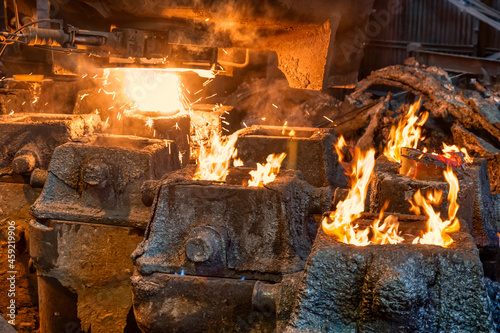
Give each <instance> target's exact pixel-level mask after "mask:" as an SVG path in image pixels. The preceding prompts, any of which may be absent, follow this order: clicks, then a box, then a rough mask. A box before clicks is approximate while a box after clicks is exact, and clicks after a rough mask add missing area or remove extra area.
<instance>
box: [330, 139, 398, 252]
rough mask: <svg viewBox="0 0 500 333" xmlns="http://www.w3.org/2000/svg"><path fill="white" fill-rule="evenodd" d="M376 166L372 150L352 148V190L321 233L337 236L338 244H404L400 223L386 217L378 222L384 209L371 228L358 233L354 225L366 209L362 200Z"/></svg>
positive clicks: (393, 218) (332, 214)
mask: <svg viewBox="0 0 500 333" xmlns="http://www.w3.org/2000/svg"><path fill="white" fill-rule="evenodd" d="M374 166H375V150H374V149H370V150H369V151H367V152H362V151H361V150H360V149H359V148H358V147H356V148H355V149H354V158H353V163H352V172H351V184H352V185H351V189H350V190H349V193H348V194H347V198H346V199H345V200H344V201H340V202H339V204H338V205H337V208H336V210H335V211H334V212H332V213H331V214H330V216H328V217H325V218H324V219H323V221H322V227H323V231H324V232H325V233H326V234H328V235H331V236H334V237H336V238H337V239H338V240H339V241H341V242H343V243H347V244H353V245H357V246H366V245H369V244H397V243H400V242H402V241H403V238H402V237H400V236H398V227H399V223H398V222H397V219H396V218H395V217H394V216H388V217H386V218H385V220H384V222H383V223H382V225H380V221H381V220H382V218H383V216H384V210H385V208H386V207H387V204H388V203H386V205H385V206H384V209H382V211H381V212H380V215H379V218H378V219H377V220H375V221H374V222H373V224H372V226H371V227H369V228H366V229H364V230H359V228H358V226H357V225H355V224H354V222H355V221H356V219H358V218H359V217H360V216H361V213H362V212H363V211H364V208H365V198H366V193H367V191H368V182H369V180H370V176H371V174H372V172H373V168H374Z"/></svg>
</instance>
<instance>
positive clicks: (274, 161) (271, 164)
mask: <svg viewBox="0 0 500 333" xmlns="http://www.w3.org/2000/svg"><path fill="white" fill-rule="evenodd" d="M285 157H286V153H281V154H279V155H275V154H271V155H269V156H268V157H267V159H266V161H267V163H266V165H262V164H260V163H257V170H252V171H250V176H251V177H252V178H251V179H250V181H249V182H248V186H251V187H263V186H264V185H265V184H268V183H270V182H273V181H274V180H275V179H276V176H277V175H278V173H279V172H280V168H281V163H282V162H283V160H284V159H285Z"/></svg>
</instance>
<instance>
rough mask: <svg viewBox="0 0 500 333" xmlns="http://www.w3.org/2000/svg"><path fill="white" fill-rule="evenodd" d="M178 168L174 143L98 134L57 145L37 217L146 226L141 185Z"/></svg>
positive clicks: (146, 209) (35, 210)
mask: <svg viewBox="0 0 500 333" xmlns="http://www.w3.org/2000/svg"><path fill="white" fill-rule="evenodd" d="M179 167H180V165H179V159H178V151H177V146H176V145H175V143H174V142H172V141H164V140H153V139H142V138H137V137H131V136H116V135H98V136H93V137H87V138H84V139H81V140H80V141H75V142H70V143H67V144H65V145H62V146H60V147H58V148H57V149H56V150H55V152H54V156H53V158H52V162H51V163H50V167H49V172H48V175H47V179H46V182H45V186H44V189H43V191H42V194H41V196H40V197H39V199H38V200H37V201H36V202H35V204H34V205H33V206H32V213H33V215H34V216H35V217H36V218H37V219H42V220H43V219H53V220H63V221H75V222H94V223H102V224H112V225H117V226H133V227H139V228H145V227H146V224H147V222H148V220H149V214H150V208H149V207H146V206H144V205H143V204H142V201H141V197H142V195H141V186H142V184H143V183H144V182H145V181H146V180H154V179H160V178H161V177H162V176H163V175H164V174H166V173H168V172H170V171H173V170H176V169H178V168H179Z"/></svg>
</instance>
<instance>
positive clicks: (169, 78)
mask: <svg viewBox="0 0 500 333" xmlns="http://www.w3.org/2000/svg"><path fill="white" fill-rule="evenodd" d="M104 77H105V78H106V83H105V85H108V86H110V87H109V88H111V89H115V90H117V92H118V93H122V94H123V95H124V97H125V98H126V99H128V101H130V102H132V103H131V108H132V110H139V111H150V112H159V113H161V114H162V115H167V114H172V113H176V112H178V111H180V110H183V107H182V103H181V89H180V82H179V76H178V75H177V74H176V73H174V72H172V71H168V70H165V69H153V68H107V69H105V70H104ZM109 88H107V89H109Z"/></svg>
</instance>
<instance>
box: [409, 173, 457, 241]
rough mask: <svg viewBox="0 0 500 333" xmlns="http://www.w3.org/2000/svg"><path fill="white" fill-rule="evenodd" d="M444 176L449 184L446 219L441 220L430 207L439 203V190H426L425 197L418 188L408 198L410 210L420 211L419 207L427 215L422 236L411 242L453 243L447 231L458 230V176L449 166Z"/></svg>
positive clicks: (440, 197) (438, 214)
mask: <svg viewBox="0 0 500 333" xmlns="http://www.w3.org/2000/svg"><path fill="white" fill-rule="evenodd" d="M444 177H445V179H446V182H447V183H448V185H449V186H450V190H449V193H448V201H449V203H450V205H449V207H448V220H446V221H443V220H442V219H441V217H440V213H436V212H435V211H434V208H433V207H432V205H438V204H440V203H441V199H442V192H441V191H439V190H435V191H431V192H428V193H427V198H425V197H424V196H423V195H422V193H421V192H420V190H418V191H417V193H415V195H414V196H413V200H410V203H411V205H412V209H411V211H412V212H414V213H420V208H423V210H424V213H425V215H427V217H428V219H427V230H426V233H425V234H424V235H423V236H422V237H417V238H415V239H414V240H413V244H432V245H439V246H442V247H448V246H449V245H450V244H451V243H453V239H452V238H451V236H450V235H448V233H450V232H455V231H458V230H460V222H459V220H458V218H457V217H456V215H457V212H458V208H459V205H458V203H457V198H458V191H459V189H460V188H459V183H458V178H457V176H456V175H455V174H454V173H453V170H452V169H451V168H450V167H448V168H447V170H446V171H444Z"/></svg>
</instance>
